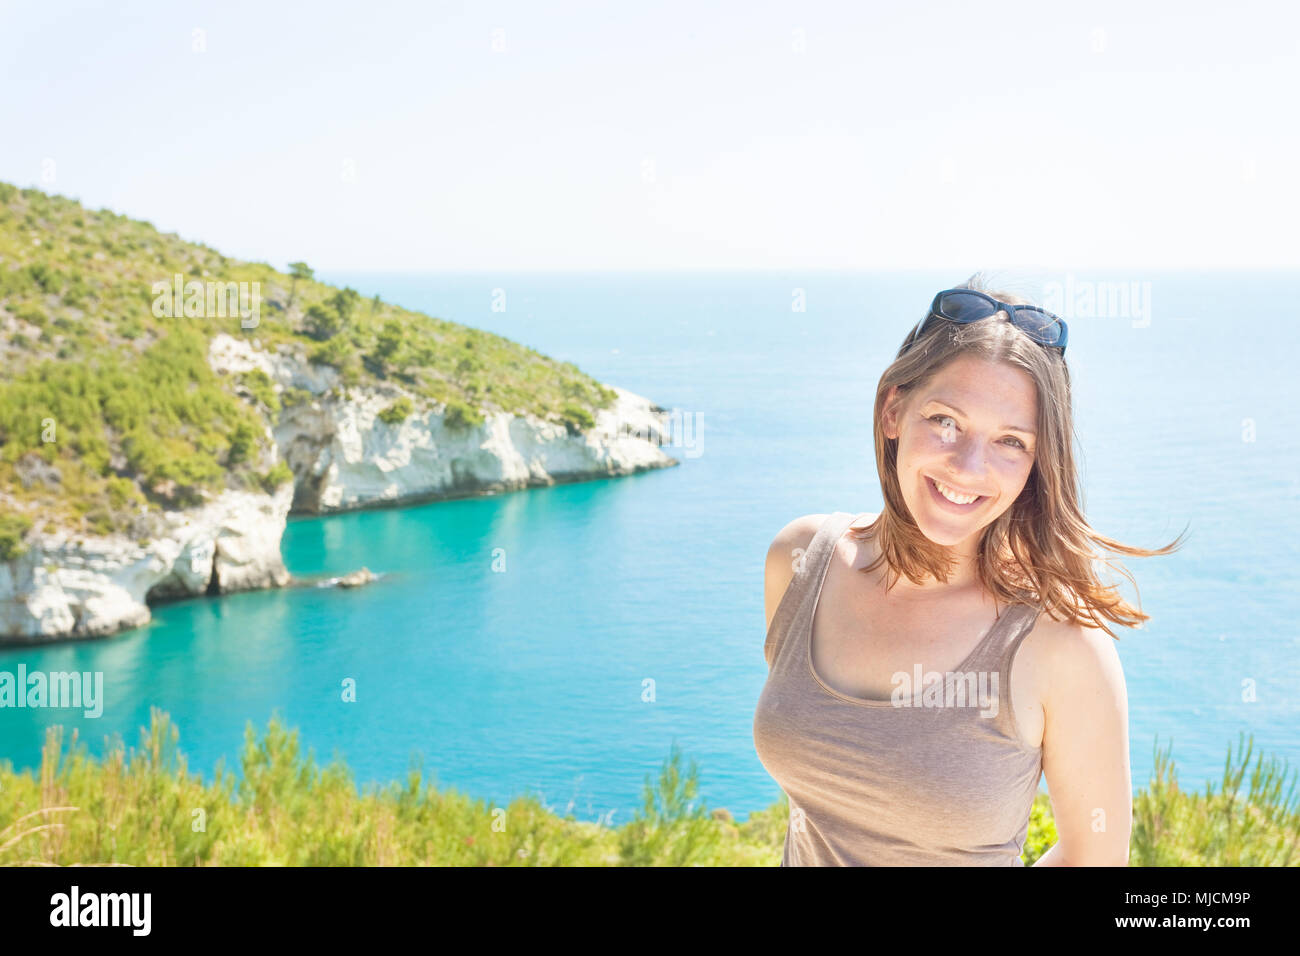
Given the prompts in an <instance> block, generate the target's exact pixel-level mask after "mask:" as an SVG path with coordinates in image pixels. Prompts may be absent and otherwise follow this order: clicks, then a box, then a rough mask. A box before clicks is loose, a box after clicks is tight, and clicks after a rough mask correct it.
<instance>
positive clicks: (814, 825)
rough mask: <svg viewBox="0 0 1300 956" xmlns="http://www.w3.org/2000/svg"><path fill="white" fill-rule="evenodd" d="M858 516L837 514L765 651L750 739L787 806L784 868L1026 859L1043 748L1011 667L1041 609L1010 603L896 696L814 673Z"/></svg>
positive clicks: (818, 539)
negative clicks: (964, 651) (1025, 715)
mask: <svg viewBox="0 0 1300 956" xmlns="http://www.w3.org/2000/svg"><path fill="white" fill-rule="evenodd" d="M855 517H863V515H858V516H855V515H851V514H849V513H848V512H844V511H837V512H835V513H834V514H832V515H830V516H829V517H828V518H827V519H826V521H825V523H824V524H823V525H822V527H821V528H820V529H819V530H818V532H817V534H816V535H815V536H814V537H813V540H812V543H811V544H810V545H809V547H808V550H807V552H806V553H805V554H804V555H803V556H802V558H801V559H800V560H798V561H797V562H796V570H795V573H794V576H793V578H792V579H791V581H790V585H789V587H788V588H787V589H786V592H785V594H784V595H783V596H782V598H781V603H780V605H779V606H778V607H777V609H776V614H775V615H774V616H773V618H772V624H771V627H770V629H769V631H768V636H767V640H766V642H765V644H764V647H763V652H764V655H765V656H766V658H767V663H768V676H767V683H766V684H764V686H763V691H762V693H761V694H760V695H759V698H758V706H757V709H756V710H755V713H754V746H755V750H756V751H757V753H758V758H759V760H761V761H762V763H763V766H764V767H765V768H766V769H767V772H768V773H769V774H771V775H772V777H773V779H775V780H776V782H777V783H778V784H780V786H781V789H782V790H784V791H785V793H786V795H787V796H788V797H789V801H790V819H789V821H788V823H787V826H786V835H785V847H784V850H783V853H782V859H781V865H782V866H1023V865H1024V863H1023V861H1022V860H1021V859H1020V852H1021V850H1022V848H1023V846H1024V842H1025V836H1026V834H1027V833H1028V830H1029V814H1030V809H1031V806H1032V804H1033V801H1034V796H1035V794H1036V793H1037V791H1038V781H1039V777H1040V775H1041V770H1042V762H1041V758H1042V748H1041V747H1036V748H1034V749H1032V750H1030V749H1026V748H1025V747H1024V745H1023V744H1022V743H1021V741H1020V738H1019V736H1018V734H1017V731H1016V724H1015V717H1014V714H1013V713H1012V709H1011V686H1010V680H1009V674H1010V671H1011V663H1012V660H1013V659H1014V657H1015V653H1016V650H1017V649H1018V648H1019V647H1020V644H1021V642H1022V641H1023V640H1024V638H1025V636H1026V635H1027V634H1028V633H1029V632H1030V631H1031V630H1033V626H1034V623H1035V622H1036V621H1037V620H1038V614H1039V610H1040V609H1039V608H1037V607H1034V606H1031V605H1028V604H1010V605H1005V606H1004V607H1003V609H1002V613H1001V615H1000V616H999V617H998V619H997V621H996V622H995V623H994V624H993V626H992V628H990V629H989V631H988V632H987V633H986V634H985V635H984V637H983V639H982V640H981V641H980V643H979V644H978V645H977V646H976V647H975V649H974V650H973V651H972V652H971V653H970V655H969V656H968V657H967V658H966V660H965V661H963V662H962V663H961V664H959V665H958V666H957V668H956V669H955V670H953V671H951V672H948V673H945V674H943V675H941V678H942V680H941V681H940V678H939V677H931V676H929V675H928V674H914V675H909V678H913V677H916V676H919V677H921V678H922V679H921V681H920V682H919V684H920V686H917V684H918V682H917V681H915V680H912V686H910V687H909V686H908V685H906V684H903V683H902V682H895V691H894V695H893V699H891V700H874V699H867V698H855V697H847V696H845V695H843V694H840V693H838V692H837V691H834V690H832V689H831V688H830V687H828V686H827V685H826V684H825V683H823V682H822V680H821V678H820V677H819V676H818V675H817V674H816V673H815V672H814V671H813V668H812V660H811V634H812V620H813V613H814V612H815V610H816V607H817V601H818V598H819V597H820V596H821V590H822V583H823V582H824V581H825V579H826V571H827V568H829V567H830V561H831V557H832V555H833V554H834V550H835V546H836V544H837V543H838V542H839V540H840V538H841V536H842V535H843V534H844V532H845V531H847V530H848V528H849V526H850V525H852V524H853V523H854V519H855ZM995 681H996V683H995ZM904 702H906V703H909V704H911V706H901V704H902V703H904Z"/></svg>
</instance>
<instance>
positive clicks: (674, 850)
mask: <svg viewBox="0 0 1300 956" xmlns="http://www.w3.org/2000/svg"><path fill="white" fill-rule="evenodd" d="M178 740H179V735H178V732H177V729H176V728H175V727H174V726H172V724H171V722H170V720H169V718H168V717H167V715H166V714H165V713H162V712H161V711H158V710H156V709H155V710H153V711H152V714H151V723H150V727H149V728H148V729H147V730H146V729H144V728H142V729H141V731H140V746H139V747H138V748H133V749H132V750H131V751H130V752H128V751H127V749H126V748H125V746H124V745H123V744H122V742H121V741H120V740H117V741H115V742H114V745H113V746H111V747H109V748H108V749H107V751H106V753H105V756H104V757H103V758H102V759H94V758H91V757H89V756H88V755H87V753H86V746H85V743H84V742H83V741H78V740H77V737H76V731H75V730H74V731H73V736H72V740H71V742H70V745H68V746H66V747H65V741H64V739H63V735H62V727H59V726H53V727H50V728H49V729H48V730H47V732H46V742H45V749H44V752H43V754H42V761H41V766H40V768H39V770H38V771H36V772H26V773H15V772H14V771H13V769H12V766H10V765H8V764H7V762H5V761H0V866H14V865H18V866H21V865H40V866H51V865H64V866H66V865H70V864H74V863H75V864H108V863H118V864H121V863H126V864H131V865H135V866H213V865H225V866H256V865H283V866H358V865H368V866H376V865H377V866H389V865H400V866H407V865H434V866H556V865H579V866H776V865H777V864H779V863H780V862H781V851H782V845H783V842H784V839H785V830H786V821H787V820H788V819H789V805H788V804H787V802H786V800H785V797H784V795H782V797H781V799H780V800H779V801H777V802H776V803H774V804H772V806H770V807H768V808H767V809H766V810H761V811H756V812H754V813H751V814H750V815H749V819H748V820H746V821H745V822H743V823H741V822H738V821H736V820H734V819H733V818H732V815H731V814H730V813H729V812H727V811H726V810H725V809H717V810H710V809H709V808H708V807H707V805H706V804H705V803H704V802H703V801H702V800H701V799H699V792H698V791H699V772H698V768H697V767H696V766H695V763H694V761H692V762H691V763H690V766H689V767H686V766H683V762H682V758H681V754H680V752H679V751H678V749H677V748H676V747H675V746H674V747H673V748H672V751H671V753H670V755H669V757H668V759H667V760H666V761H665V762H664V764H663V766H662V767H661V769H660V772H659V775H658V779H657V780H656V781H653V782H652V781H651V779H650V777H649V775H647V776H646V778H645V786H644V789H643V798H642V807H641V808H640V809H639V810H638V811H637V812H636V814H635V816H634V817H633V819H631V820H629V821H626V822H623V823H621V824H619V825H616V826H614V825H611V826H606V825H602V824H601V823H594V822H585V821H579V820H575V819H574V818H573V817H572V816H571V815H568V814H567V812H566V815H565V816H560V815H558V814H557V813H555V812H553V811H552V810H551V809H550V808H548V807H546V806H544V805H543V804H542V803H541V802H540V801H539V800H538V799H537V798H536V797H533V796H531V795H528V796H520V797H517V798H515V799H513V800H512V801H511V802H510V803H509V804H508V805H507V806H504V807H498V806H496V805H493V804H489V803H487V802H485V801H482V800H478V799H474V798H473V797H470V796H468V795H466V794H463V793H460V792H458V791H457V790H455V789H453V788H446V787H443V788H440V787H437V786H435V785H434V782H431V781H426V780H425V778H424V775H423V772H422V771H421V770H420V769H419V767H418V765H416V766H414V767H413V768H412V770H411V771H410V773H409V775H408V777H407V779H406V780H405V781H402V782H394V783H390V784H389V785H387V786H384V787H378V786H370V787H366V788H363V789H362V790H361V791H358V789H357V786H356V784H355V782H354V780H353V778H352V775H351V772H350V771H349V770H348V768H347V766H346V765H344V764H343V763H341V762H340V761H337V760H336V761H334V762H333V763H331V764H330V765H329V766H326V767H320V766H318V765H317V764H316V762H315V758H314V756H313V754H312V753H311V752H310V751H308V752H307V753H306V754H304V753H303V752H302V749H301V747H300V745H299V741H298V734H297V732H296V731H291V730H289V729H288V728H286V727H285V726H284V724H283V723H281V722H280V720H279V719H278V718H276V717H272V719H271V721H270V723H269V725H268V727H267V730H266V733H265V735H264V736H263V737H262V738H261V739H258V737H257V735H256V734H255V733H254V731H253V727H252V725H251V724H249V725H248V727H247V729H246V731H245V737H244V748H243V752H242V755H241V759H240V773H239V774H238V776H235V775H233V774H230V773H227V772H226V771H225V770H224V768H223V767H222V766H220V765H219V766H218V768H217V771H216V773H215V774H214V775H212V777H211V779H210V781H209V782H205V781H204V780H203V779H202V778H201V777H199V776H198V775H194V774H191V773H190V772H189V771H188V769H187V766H186V761H185V758H184V756H182V755H181V754H180V752H179V749H178V747H177V743H178ZM1253 746H1254V745H1253V740H1252V741H1251V748H1250V749H1245V748H1242V749H1241V750H1239V752H1238V754H1237V756H1236V758H1234V757H1233V754H1232V751H1231V748H1230V749H1229V753H1228V760H1227V762H1226V766H1225V770H1224V779H1223V783H1222V784H1221V785H1220V786H1219V787H1217V788H1216V787H1214V786H1213V785H1211V784H1210V783H1208V782H1207V783H1206V785H1205V793H1204V794H1200V793H1197V792H1196V791H1195V790H1186V791H1184V790H1180V789H1179V787H1178V781H1177V775H1176V773H1175V771H1174V768H1173V763H1172V760H1171V759H1170V753H1169V752H1168V751H1167V752H1165V753H1161V752H1160V751H1158V750H1157V753H1156V774H1155V776H1154V778H1153V779H1152V781H1151V783H1150V785H1149V786H1148V787H1147V788H1146V789H1145V790H1142V791H1140V792H1139V793H1138V794H1137V795H1136V796H1135V797H1134V798H1133V831H1132V838H1131V841H1130V852H1129V863H1130V864H1131V865H1133V866H1297V865H1300V809H1297V807H1296V805H1295V802H1294V799H1293V792H1292V791H1293V790H1294V784H1293V785H1292V790H1291V791H1287V792H1286V793H1284V792H1283V789H1282V788H1283V787H1284V786H1285V785H1286V782H1287V778H1288V776H1289V774H1288V772H1287V771H1286V767H1285V764H1284V763H1283V764H1281V765H1279V762H1278V761H1276V760H1274V759H1269V760H1267V761H1266V760H1265V759H1264V757H1263V756H1262V755H1260V756H1259V757H1258V758H1257V760H1256V762H1255V767H1254V768H1253V770H1250V757H1251V750H1253ZM1248 770H1250V777H1249V785H1248V786H1243V780H1244V778H1245V776H1246V774H1247V771H1248ZM608 822H609V823H611V824H612V823H613V821H608ZM1056 838H1057V837H1056V825H1055V822H1054V821H1053V819H1052V813H1051V803H1050V800H1049V798H1048V797H1047V795H1046V794H1044V793H1041V792H1040V793H1039V794H1038V796H1037V798H1036V799H1035V801H1034V805H1033V810H1032V813H1031V816H1030V821H1029V830H1028V835H1027V838H1026V840H1025V845H1024V848H1023V851H1022V853H1021V860H1022V861H1023V862H1024V863H1026V864H1032V863H1033V862H1034V861H1035V860H1037V859H1038V858H1039V857H1041V856H1042V855H1043V854H1044V853H1045V852H1047V850H1048V849H1049V848H1050V847H1051V846H1052V844H1054V843H1055V842H1056Z"/></svg>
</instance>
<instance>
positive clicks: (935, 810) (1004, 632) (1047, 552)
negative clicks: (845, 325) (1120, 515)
mask: <svg viewBox="0 0 1300 956" xmlns="http://www.w3.org/2000/svg"><path fill="white" fill-rule="evenodd" d="M1065 341H1066V330H1065V324H1064V322H1061V321H1060V320H1059V319H1058V318H1057V317H1056V316H1052V315H1050V314H1048V313H1046V312H1043V311H1041V310H1038V309H1037V308H1036V307H1034V306H1032V304H1029V303H1026V302H1024V301H1023V300H1021V299H1018V298H1016V297H1013V296H1010V295H1008V294H1006V293H1001V292H990V291H989V290H987V289H985V288H984V287H983V283H982V282H981V281H980V278H979V277H978V276H976V277H973V278H972V279H971V280H970V281H969V282H967V283H966V284H965V285H963V286H960V287H958V288H957V289H952V290H947V291H946V292H942V293H940V294H939V295H938V296H936V298H935V300H934V303H933V304H932V306H931V310H930V312H929V313H928V314H927V315H926V317H925V318H924V319H923V320H922V322H921V323H919V324H918V326H917V327H916V328H915V329H914V330H913V332H912V333H911V334H909V336H908V338H907V340H906V341H905V342H904V343H903V346H902V347H901V348H900V350H899V353H898V356H897V357H896V359H895V361H894V362H893V363H892V364H891V365H890V366H889V368H887V369H886V370H885V372H884V374H883V375H882V376H881V379H880V382H879V385H878V387H877V393H876V404H875V439H876V462H877V467H878V469H879V473H880V481H881V488H882V493H883V498H884V508H883V509H882V510H881V512H880V513H879V514H878V515H876V516H874V520H872V521H866V520H859V521H854V520H853V519H854V516H853V515H851V514H849V513H846V512H835V513H834V514H832V515H829V516H827V515H824V514H816V515H806V516H804V517H802V518H798V519H796V520H794V521H792V522H790V524H788V525H787V526H786V527H785V528H784V529H782V531H781V532H780V534H778V535H777V537H776V540H774V541H773V543H772V546H771V548H770V549H769V551H768V556H767V565H766V580H765V591H766V604H767V617H768V636H767V640H766V642H765V645H764V653H765V655H766V657H767V660H768V665H769V674H768V680H767V683H766V684H765V686H764V688H763V692H762V694H761V696H760V698H759V702H758V707H757V710H756V712H755V717H754V741H755V746H756V748H757V751H758V755H759V758H760V759H761V760H762V762H763V764H764V765H765V766H766V767H767V769H768V772H769V773H771V774H772V776H773V777H774V778H775V779H776V780H777V782H778V783H779V784H780V785H781V787H782V789H783V790H785V792H786V794H787V796H788V797H789V800H790V808H791V817H790V824H789V827H788V829H787V832H786V842H785V850H784V856H783V861H782V862H783V865H828V864H829V865H870V866H879V865H914V864H931V865H934V864H941V865H942V864H947V865H971V864H975V865H992V866H1016V865H1021V864H1022V861H1021V859H1020V852H1021V849H1022V847H1023V844H1024V840H1025V836H1026V833H1027V829H1028V822H1029V815H1030V809H1031V806H1032V804H1033V800H1034V796H1035V793H1036V791H1037V786H1038V781H1039V777H1040V776H1041V775H1043V774H1045V775H1046V777H1047V783H1048V787H1049V789H1050V792H1051V797H1052V805H1053V810H1054V816H1055V818H1056V823H1057V830H1058V834H1059V842H1058V843H1057V845H1056V846H1054V847H1053V848H1052V849H1051V850H1049V851H1048V852H1047V853H1046V854H1044V856H1043V857H1041V858H1040V859H1039V861H1038V865H1049V866H1050V865H1123V864H1125V863H1126V862H1127V860H1128V841H1129V834H1130V829H1131V821H1132V810H1131V803H1130V794H1131V782H1130V773H1129V760H1128V726H1127V725H1128V715H1127V699H1126V692H1125V688H1124V679H1123V673H1122V670H1121V668H1120V666H1119V659H1118V655H1117V654H1116V652H1115V648H1114V645H1113V641H1112V640H1110V639H1108V638H1106V637H1103V636H1102V635H1103V633H1104V634H1107V635H1110V637H1111V638H1114V637H1115V635H1114V633H1113V632H1112V631H1110V629H1109V628H1107V627H1106V626H1105V624H1104V623H1103V619H1106V620H1109V621H1111V622H1113V623H1119V624H1122V625H1124V626H1130V627H1131V626H1134V625H1136V624H1138V623H1140V622H1141V621H1144V620H1147V615H1145V614H1143V613H1142V612H1141V611H1140V610H1139V609H1137V608H1134V607H1131V606H1130V605H1129V604H1128V603H1126V602H1125V601H1124V599H1123V598H1122V597H1121V596H1120V595H1119V594H1117V593H1116V591H1117V589H1116V587H1115V586H1114V585H1103V584H1102V582H1101V581H1100V580H1098V578H1097V574H1096V570H1097V566H1098V564H1099V563H1100V562H1101V560H1102V559H1101V558H1100V556H1099V554H1098V552H1097V550H1096V546H1101V547H1104V548H1106V549H1107V550H1111V551H1116V552H1121V553H1124V554H1128V555H1154V554H1166V553H1169V552H1170V551H1172V550H1174V549H1175V548H1177V547H1178V546H1179V541H1175V542H1173V543H1171V544H1169V545H1167V546H1166V547H1164V548H1161V549H1158V550H1154V551H1153V550H1147V549H1143V548H1135V547H1130V546H1127V545H1123V544H1121V543H1119V542H1117V541H1114V540H1112V539H1110V538H1107V537H1105V536H1104V535H1101V534H1099V533H1097V532H1096V531H1094V530H1092V529H1091V528H1090V526H1089V525H1088V523H1087V521H1086V519H1085V518H1084V515H1083V512H1082V509H1081V507H1080V504H1079V502H1080V498H1081V496H1080V494H1079V487H1078V476H1077V473H1076V469H1075V464H1074V453H1073V447H1072V445H1071V437H1072V435H1073V422H1072V410H1071V404H1070V377H1069V371H1068V369H1067V367H1066V365H1065V357H1064V346H1065ZM859 517H860V518H864V519H865V517H867V516H865V515H863V516H859ZM1105 563H1107V564H1109V563H1110V562H1109V561H1107V562H1105ZM1125 573H1126V575H1127V572H1125ZM1130 580H1131V576H1130ZM1013 665H1014V667H1013ZM913 674H916V675H923V677H922V681H921V682H922V683H923V684H924V685H925V690H924V692H922V693H921V694H919V695H917V694H916V693H915V689H913V691H912V692H910V693H904V694H900V693H899V690H900V689H901V688H900V687H899V685H900V684H901V685H903V686H904V687H906V686H908V684H909V680H911V677H912V675H913ZM891 684H892V685H893V686H894V688H895V691H894V693H893V694H892V695H891V694H890V690H889V688H890V685H891ZM963 686H968V687H971V688H975V687H980V688H987V693H986V694H985V693H984V692H981V700H980V701H979V704H980V706H979V707H972V706H969V704H968V703H967V701H966V699H965V698H964V696H963V695H961V694H959V693H958V694H954V693H953V692H954V691H958V690H960V688H962V687H963ZM940 691H946V692H947V693H946V694H943V693H939V692H940ZM917 699H920V700H921V701H922V702H923V707H922V709H920V710H918V709H916V708H915V707H913V706H910V704H911V703H913V702H915V701H916V700H917ZM1099 819H1100V820H1101V821H1102V822H1103V826H1101V827H1100V828H1098V827H1097V826H1096V824H1097V821H1098V820H1099Z"/></svg>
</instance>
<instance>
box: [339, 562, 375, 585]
mask: <svg viewBox="0 0 1300 956" xmlns="http://www.w3.org/2000/svg"><path fill="white" fill-rule="evenodd" d="M374 579H375V574H374V572H373V571H371V570H370V569H369V568H365V567H363V568H362V569H361V570H360V571H353V572H352V573H351V574H345V575H343V577H341V578H339V579H338V580H337V582H336V586H337V587H341V588H359V587H361V585H363V584H369V583H370V582H371V581H373V580H374Z"/></svg>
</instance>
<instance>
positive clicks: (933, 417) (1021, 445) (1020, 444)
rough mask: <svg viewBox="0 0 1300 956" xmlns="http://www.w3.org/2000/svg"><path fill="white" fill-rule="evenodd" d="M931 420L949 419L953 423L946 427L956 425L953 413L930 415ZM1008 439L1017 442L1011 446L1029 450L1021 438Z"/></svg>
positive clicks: (937, 421) (936, 421)
mask: <svg viewBox="0 0 1300 956" xmlns="http://www.w3.org/2000/svg"><path fill="white" fill-rule="evenodd" d="M930 421H932V422H934V423H936V424H938V423H939V422H941V421H949V422H952V423H953V424H952V425H945V426H944V428H952V427H954V426H955V425H956V420H955V419H954V418H953V417H952V416H951V415H944V414H939V415H931V416H930ZM1007 441H1009V442H1015V444H1013V445H1012V446H1011V447H1012V448H1017V449H1020V450H1021V451H1026V450H1027V449H1026V448H1025V443H1024V442H1022V441H1021V440H1020V439H1019V438H1008V439H1007Z"/></svg>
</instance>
